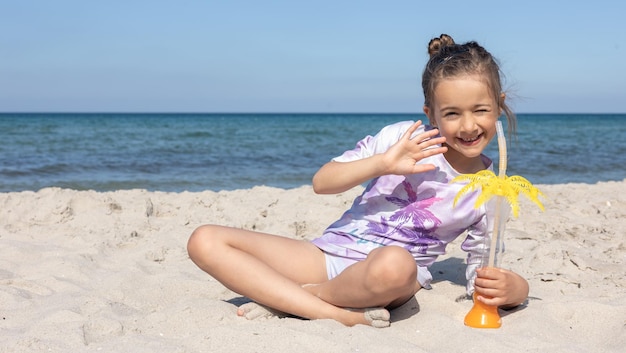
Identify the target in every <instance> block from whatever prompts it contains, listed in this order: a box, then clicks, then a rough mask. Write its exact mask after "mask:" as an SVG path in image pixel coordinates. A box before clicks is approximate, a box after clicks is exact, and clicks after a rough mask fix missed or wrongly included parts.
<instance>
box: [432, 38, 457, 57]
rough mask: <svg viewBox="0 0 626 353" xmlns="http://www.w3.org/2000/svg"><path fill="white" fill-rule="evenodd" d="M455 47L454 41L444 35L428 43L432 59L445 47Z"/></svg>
mask: <svg viewBox="0 0 626 353" xmlns="http://www.w3.org/2000/svg"><path fill="white" fill-rule="evenodd" d="M450 45H454V39H452V37H450V36H449V35H447V34H442V35H440V36H439V37H438V38H437V37H435V38H433V39H431V40H430V42H428V55H430V57H431V58H432V57H433V56H435V55H437V53H439V51H440V50H441V49H442V48H443V47H447V46H450Z"/></svg>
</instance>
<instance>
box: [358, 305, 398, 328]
mask: <svg viewBox="0 0 626 353" xmlns="http://www.w3.org/2000/svg"><path fill="white" fill-rule="evenodd" d="M363 315H364V316H365V320H366V321H367V322H368V323H369V325H370V326H372V327H376V328H383V327H389V325H391V322H390V321H389V320H390V319H391V315H390V314H389V311H388V310H387V309H385V308H368V309H365V311H364V312H363Z"/></svg>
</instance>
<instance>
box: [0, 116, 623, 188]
mask: <svg viewBox="0 0 626 353" xmlns="http://www.w3.org/2000/svg"><path fill="white" fill-rule="evenodd" d="M424 118H425V117H424V116H423V115H421V114H39V113H38V114H9V113H4V114H0V138H1V141H2V143H1V144H0V192H10V191H23V190H39V189H41V188H44V187H50V186H57V187H62V188H71V189H76V190H89V189H91V190H96V191H110V190H117V189H147V190H151V191H152V190H159V191H170V192H182V191H202V190H214V191H219V190H233V189H245V188H250V187H253V186H255V185H268V186H275V187H280V188H294V187H298V186H301V185H305V184H310V183H311V178H312V176H313V174H314V173H315V172H316V171H317V169H318V168H319V167H320V166H322V165H323V164H324V163H326V162H327V161H329V160H330V159H331V158H332V157H335V156H337V155H340V154H341V153H343V152H344V151H345V150H348V149H352V148H353V147H354V145H355V143H356V142H357V141H358V140H359V139H361V138H363V137H364V136H366V135H373V134H375V133H376V132H378V131H379V130H380V129H381V128H382V127H383V126H385V125H387V124H390V123H394V122H397V121H402V120H416V119H424ZM509 140H510V141H509V153H508V154H509V159H508V170H507V174H508V175H522V176H524V177H526V178H527V179H529V180H530V181H531V182H533V183H535V184H560V183H573V182H575V183H596V182H598V181H608V180H620V181H621V180H624V179H625V178H626V114H613V115H590V114H574V115H573V114H520V115H519V116H518V133H517V138H516V139H509ZM485 153H486V154H487V155H488V156H490V157H491V158H492V159H493V160H494V162H496V163H497V158H498V153H497V143H496V141H495V140H494V141H493V142H492V143H491V145H490V146H489V148H488V149H487V150H486V152H485Z"/></svg>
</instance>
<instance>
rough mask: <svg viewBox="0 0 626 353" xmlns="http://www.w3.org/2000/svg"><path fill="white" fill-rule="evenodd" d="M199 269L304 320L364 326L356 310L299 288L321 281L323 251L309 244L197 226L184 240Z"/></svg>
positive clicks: (322, 274) (260, 234)
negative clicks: (186, 241) (334, 303)
mask: <svg viewBox="0 0 626 353" xmlns="http://www.w3.org/2000/svg"><path fill="white" fill-rule="evenodd" d="M187 249H188V252H189V256H190V257H191V259H192V261H193V262H194V263H195V264H196V265H198V267H200V268H201V269H202V270H204V271H205V272H207V273H208V274H210V275H211V276H213V277H214V278H215V279H217V280H218V281H220V282H221V283H222V284H223V285H225V286H226V287H228V288H229V289H231V290H233V291H235V292H237V293H239V294H242V295H244V296H246V297H248V298H250V299H252V300H254V301H256V302H258V303H260V304H263V305H267V306H269V307H272V308H274V309H277V310H280V311H284V312H287V313H290V314H293V315H296V316H300V317H304V318H308V319H335V320H337V321H339V322H341V323H343V324H344V325H347V326H353V325H357V324H365V325H370V324H371V320H370V319H369V318H368V317H366V316H365V315H364V314H363V313H362V312H353V311H349V310H346V309H344V308H340V307H337V306H335V305H332V304H329V303H327V302H325V301H323V300H322V299H320V298H318V297H316V296H314V295H311V294H310V293H309V292H307V291H306V290H304V289H302V287H301V284H303V283H320V282H322V281H326V280H327V277H326V264H325V259H324V255H323V253H322V252H321V251H320V250H319V249H318V248H317V247H316V246H315V245H313V244H312V243H310V242H307V241H300V240H294V239H290V238H285V237H279V236H273V235H269V234H263V233H257V232H251V231H246V230H242V229H235V228H227V227H221V226H202V227H199V228H198V229H196V230H195V231H194V233H193V234H192V235H191V237H190V239H189V242H188V244H187Z"/></svg>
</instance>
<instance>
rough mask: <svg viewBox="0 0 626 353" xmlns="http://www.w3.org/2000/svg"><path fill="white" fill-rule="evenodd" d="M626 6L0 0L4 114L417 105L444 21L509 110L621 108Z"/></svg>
mask: <svg viewBox="0 0 626 353" xmlns="http://www.w3.org/2000/svg"><path fill="white" fill-rule="evenodd" d="M625 4H626V3H625V2H624V1H617V0H609V1H606V0H596V1H588V0H587V1H578V0H570V1H549V0H542V1H535V0H523V1H522V0H518V1H503V0H499V1H467V0H465V1H451V0H448V1H417V0H406V1H397V0H384V1H367V0H362V1H341V0H312V1H298V0H291V1H287V0H286V1H272V0H265V1H262V0H258V1H240V0H230V1H229V0H204V1H200V0H181V1H159V0H125V1H120V0H107V1H85V0H54V1H50V0H40V1H34V0H20V1H6V0H0V112H19V111H25V112H52V111H54V112H373V113H379V112H389V113H413V112H421V107H422V104H423V95H422V92H421V85H420V82H421V81H420V80H421V71H422V69H423V67H424V64H425V63H426V60H427V54H426V45H427V43H428V41H429V40H430V39H431V38H432V37H434V36H438V35H439V34H441V33H448V34H450V35H452V36H453V37H454V38H455V40H456V41H457V42H465V41H468V40H476V41H478V42H479V43H480V44H482V45H484V46H485V47H486V48H487V49H488V50H489V51H491V52H492V54H493V55H494V56H496V57H497V58H498V59H499V61H500V63H501V68H502V70H503V72H504V73H505V75H506V81H505V87H506V90H507V92H508V96H509V97H510V98H511V99H512V100H511V103H512V106H513V108H514V110H516V111H517V112H520V113H533V112H547V113H553V112H563V113H604V112H617V113H626V5H625Z"/></svg>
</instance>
